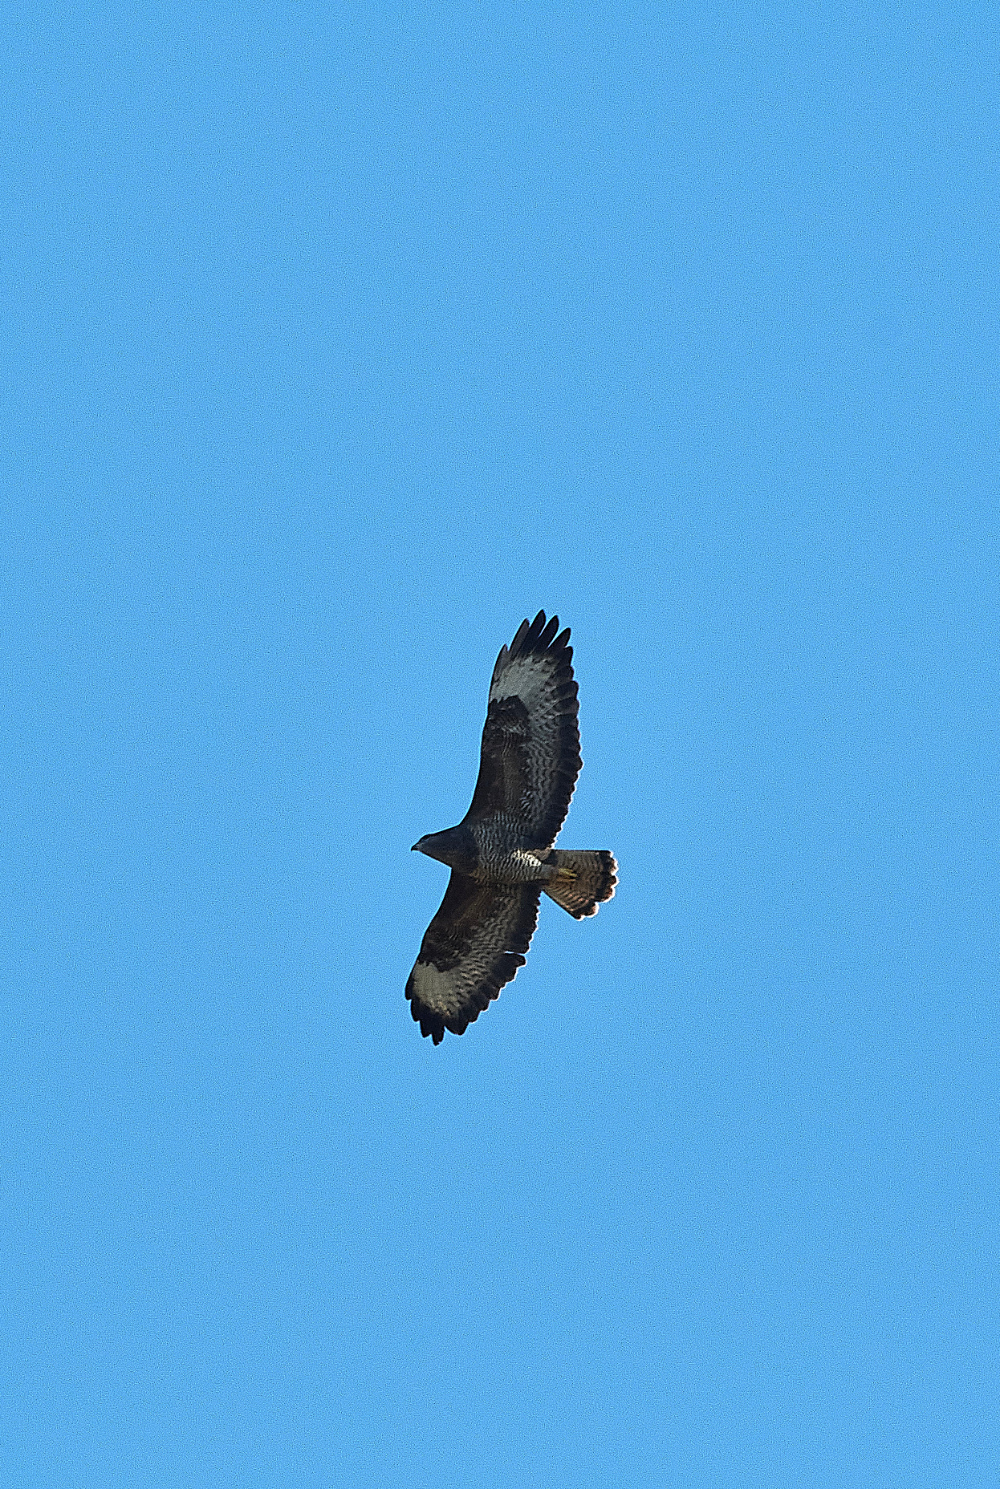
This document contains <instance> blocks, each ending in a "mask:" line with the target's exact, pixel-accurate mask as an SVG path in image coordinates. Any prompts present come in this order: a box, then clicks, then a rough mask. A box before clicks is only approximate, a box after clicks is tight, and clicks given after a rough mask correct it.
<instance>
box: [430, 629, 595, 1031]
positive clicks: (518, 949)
mask: <svg viewBox="0 0 1000 1489" xmlns="http://www.w3.org/2000/svg"><path fill="white" fill-rule="evenodd" d="M558 630H559V618H558V616H555V615H553V617H552V619H551V620H549V621H546V619H545V611H544V610H540V611H539V612H538V614H537V615H536V616H535V618H534V620H533V621H531V623H530V624H529V622H528V621H524V622H523V623H522V624H521V626H520V628H519V630H518V632H517V635H516V636H515V637H514V639H513V641H512V642H511V644H510V646H509V647H508V646H505V647H504V648H503V649H502V650H501V652H500V655H499V656H498V657H497V664H496V666H495V667H494V669H493V680H492V682H491V683H490V702H489V711H488V713H487V715H486V726H485V728H484V729H483V745H482V754H481V757H480V762H479V779H478V781H477V782H476V790H475V793H474V795H473V797H472V805H471V806H470V808H469V810H468V811H467V812H466V814H465V817H464V818H463V819H462V821H461V822H460V823H459V825H458V826H457V827H449V828H447V829H446V831H445V832H432V833H429V834H428V836H427V837H423V838H421V839H420V841H419V843H414V845H413V849H414V851H415V852H420V853H426V854H427V855H428V857H429V858H437V859H439V860H440V862H441V863H446V864H447V865H448V866H449V868H450V869H451V878H450V880H449V881H448V888H447V890H446V892H445V897H444V899H443V900H442V902H441V908H440V909H439V910H438V912H437V914H436V915H435V917H434V919H433V920H432V921H431V923H430V925H429V926H428V927H427V934H426V935H425V936H424V939H423V942H422V943H421V947H420V955H419V956H418V957H417V960H416V965H415V966H414V968H413V971H412V972H411V973H410V977H409V981H408V982H407V984H406V996H407V998H409V1000H410V1011H411V1013H412V1014H413V1017H414V1019H415V1020H416V1021H417V1023H418V1024H419V1025H420V1032H421V1034H423V1035H424V1036H425V1037H426V1036H427V1035H428V1034H429V1035H430V1037H431V1038H432V1039H433V1041H434V1043H435V1044H440V1043H441V1041H442V1039H443V1038H444V1031H445V1030H446V1029H448V1030H450V1031H451V1033H452V1034H464V1033H465V1030H466V1029H467V1028H468V1027H469V1025H470V1024H471V1023H473V1022H474V1020H475V1019H477V1018H478V1017H479V1015H480V1014H481V1013H482V1011H483V1009H484V1008H486V1007H488V1006H489V1004H490V1002H491V1001H492V999H493V998H495V997H497V995H498V994H499V992H500V989H501V988H502V987H503V986H504V984H505V983H507V982H510V980H511V978H512V977H513V976H514V974H515V973H516V972H517V969H518V967H521V966H523V965H524V961H525V956H524V954H525V952H526V951H527V949H528V943H529V942H530V940H531V937H532V933H533V932H534V929H535V925H536V923H537V921H538V902H539V899H540V897H541V894H542V891H543V890H544V891H545V893H546V894H547V895H549V896H550V897H551V898H552V899H554V900H555V902H556V904H557V905H561V906H562V908H563V909H564V910H568V911H569V913H570V915H572V916H574V917H575V918H576V919H577V920H579V919H580V918H581V917H582V916H584V915H596V914H597V907H598V905H599V904H600V902H601V901H602V900H609V899H610V898H611V896H612V895H613V894H614V892H615V884H616V883H617V882H618V881H617V877H616V875H617V869H618V865H617V863H616V862H615V860H614V857H613V856H612V854H610V853H607V852H605V851H604V850H597V851H583V852H581V851H572V850H568V849H556V848H553V846H552V844H553V843H554V842H555V840H556V835H557V833H558V832H559V829H560V827H562V825H563V822H564V820H565V817H566V812H567V810H568V809H569V802H570V797H571V796H572V795H573V787H574V785H575V784H576V778H577V776H578V775H579V773H580V767H581V765H582V764H583V762H582V760H581V759H580V731H579V729H578V728H577V722H576V716H577V712H578V704H577V700H576V695H577V687H576V683H575V682H574V681H573V668H572V665H571V664H572V658H573V648H572V647H571V646H570V645H569V629H568V628H567V629H566V630H565V631H563V632H561V633H560V634H559V635H557V634H556V632H557V631H558Z"/></svg>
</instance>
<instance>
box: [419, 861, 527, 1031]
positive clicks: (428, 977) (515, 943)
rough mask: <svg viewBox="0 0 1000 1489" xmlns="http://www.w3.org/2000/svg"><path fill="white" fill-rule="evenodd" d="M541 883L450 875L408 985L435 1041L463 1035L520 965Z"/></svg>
mask: <svg viewBox="0 0 1000 1489" xmlns="http://www.w3.org/2000/svg"><path fill="white" fill-rule="evenodd" d="M540 894H541V885H540V884H478V883H476V881H475V880H474V879H467V878H466V877H465V876H464V875H462V874H458V873H455V871H454V870H452V875H451V879H450V880H449V881H448V888H447V890H446V891H445V896H444V899H443V900H442V901H441V907H440V909H439V910H438V912H437V914H436V915H435V917H434V919H433V920H432V921H431V923H430V925H429V926H428V927H427V933H426V935H425V936H424V939H423V941H422V942H421V946H420V954H419V956H418V957H417V960H416V963H415V965H414V968H413V971H412V972H411V973H410V976H409V980H408V981H407V984H406V996H407V997H408V998H409V1000H410V1012H411V1013H412V1014H413V1017H414V1018H415V1019H416V1021H417V1023H418V1024H419V1025H420V1032H421V1034H424V1035H428V1034H429V1035H430V1036H431V1038H432V1039H433V1040H434V1043H435V1044H440V1043H441V1041H442V1039H443V1038H444V1031H445V1029H448V1030H450V1032H451V1033H452V1034H463V1033H464V1032H465V1030H466V1029H467V1028H468V1026H469V1024H471V1023H473V1022H474V1021H475V1020H476V1019H477V1018H478V1017H479V1015H480V1014H481V1013H482V1011H483V1009H484V1008H486V1007H488V1005H489V1004H490V1002H491V1001H492V999H494V998H495V997H496V996H497V994H498V993H499V992H500V989H501V988H502V987H503V985H504V983H507V982H510V980H511V978H512V977H513V976H514V974H515V972H516V971H517V969H518V967H521V966H523V965H524V953H525V952H526V951H527V949H528V943H529V942H530V941H531V937H532V934H533V932H534V929H535V925H536V923H537V921H538V900H539V896H540Z"/></svg>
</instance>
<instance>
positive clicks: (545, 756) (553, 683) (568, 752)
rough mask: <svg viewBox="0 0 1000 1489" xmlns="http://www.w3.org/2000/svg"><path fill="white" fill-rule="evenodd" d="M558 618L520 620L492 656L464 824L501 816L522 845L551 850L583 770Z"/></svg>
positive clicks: (565, 635)
mask: <svg viewBox="0 0 1000 1489" xmlns="http://www.w3.org/2000/svg"><path fill="white" fill-rule="evenodd" d="M558 630H559V617H558V616H556V615H554V616H553V617H552V619H551V620H550V621H546V619H545V611H544V610H539V612H538V614H537V615H536V616H535V618H534V620H533V621H531V623H530V624H529V622H528V621H524V622H522V624H521V626H520V628H519V630H518V632H517V635H516V636H515V637H514V639H513V641H512V642H511V644H510V646H509V647H508V646H505V647H504V648H503V650H502V651H501V652H500V655H499V656H498V657H497V663H496V666H495V667H494V669H493V680H492V682H491V683H490V701H489V710H488V712H487V715H486V726H485V728H484V729H483V744H482V752H481V754H480V760H479V779H478V780H477V782H476V789H475V793H474V794H473V797H472V805H471V806H470V808H469V811H468V814H467V815H466V818H465V820H466V822H470V821H474V820H477V821H482V820H484V819H488V818H490V817H493V816H502V817H504V818H506V822H505V830H506V831H508V832H509V831H511V830H513V832H514V833H515V835H516V837H517V839H518V844H517V846H519V847H524V848H550V847H551V846H552V843H553V842H554V841H555V837H556V834H557V833H558V831H559V829H560V827H561V826H562V825H563V822H564V821H565V819H566V813H567V811H568V810H569V803H570V797H571V796H572V795H573V787H574V786H575V785H576V778H577V776H578V775H579V774H580V766H581V765H582V763H583V762H582V761H581V759H580V730H579V727H578V725H577V714H578V712H579V705H578V702H577V686H576V683H575V682H574V681H573V666H572V661H573V648H572V647H571V646H570V645H569V629H568V628H567V629H566V630H565V631H563V632H562V633H561V634H559V635H557V634H556V633H557V631H558Z"/></svg>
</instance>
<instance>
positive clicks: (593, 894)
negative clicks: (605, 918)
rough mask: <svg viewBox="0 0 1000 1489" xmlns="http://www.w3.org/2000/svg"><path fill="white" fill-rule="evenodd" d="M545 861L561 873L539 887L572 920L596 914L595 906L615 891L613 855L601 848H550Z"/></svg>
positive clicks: (615, 867) (607, 898)
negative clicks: (568, 914) (565, 911)
mask: <svg viewBox="0 0 1000 1489" xmlns="http://www.w3.org/2000/svg"><path fill="white" fill-rule="evenodd" d="M545 862H546V863H550V864H552V865H553V867H555V868H557V869H560V870H562V872H561V873H560V874H559V877H558V878H556V879H549V880H548V881H547V883H545V884H543V885H542V888H543V889H544V890H545V893H546V894H547V895H548V896H549V898H550V899H553V900H555V902H556V904H557V905H561V906H562V908H563V909H564V910H568V911H569V913H570V915H572V916H573V918H574V920H582V919H583V917H584V916H585V915H596V914H597V907H598V905H599V904H601V903H602V902H603V901H604V900H610V898H611V896H612V895H613V894H614V892H615V885H616V884H617V883H618V864H617V862H616V861H615V856H614V854H613V853H608V852H606V850H605V849H603V848H593V849H590V848H580V849H573V848H553V849H552V852H551V853H550V854H549V855H548V856H547V858H546V860H545Z"/></svg>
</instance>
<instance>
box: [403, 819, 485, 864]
mask: <svg viewBox="0 0 1000 1489" xmlns="http://www.w3.org/2000/svg"><path fill="white" fill-rule="evenodd" d="M410 852H411V853H426V854H427V857H428V858H436V859H437V860H438V862H439V863H446V864H447V865H448V867H449V868H452V869H458V870H459V871H460V872H463V873H468V872H469V870H470V869H472V868H474V867H475V862H476V856H477V855H476V847H475V843H474V842H473V840H472V834H471V833H470V832H469V830H468V828H467V827H447V828H445V830H444V832H429V833H427V835H426V836H425V837H422V838H420V839H418V841H417V842H415V843H414V845H413V847H412V848H411V849H410Z"/></svg>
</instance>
